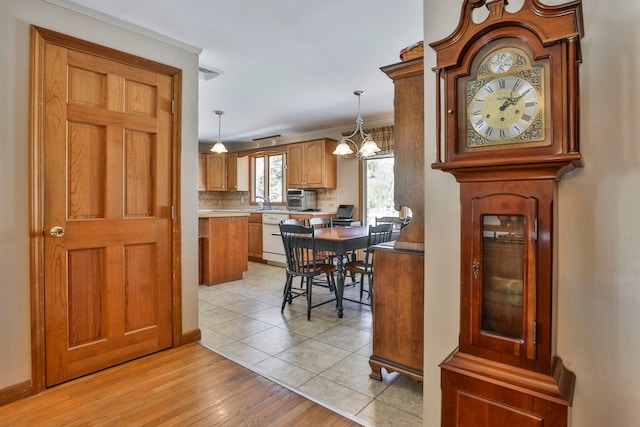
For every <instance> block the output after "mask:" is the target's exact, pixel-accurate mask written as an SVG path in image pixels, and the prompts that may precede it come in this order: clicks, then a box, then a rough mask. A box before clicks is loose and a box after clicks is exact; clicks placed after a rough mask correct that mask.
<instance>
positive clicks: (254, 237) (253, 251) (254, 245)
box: [248, 213, 262, 262]
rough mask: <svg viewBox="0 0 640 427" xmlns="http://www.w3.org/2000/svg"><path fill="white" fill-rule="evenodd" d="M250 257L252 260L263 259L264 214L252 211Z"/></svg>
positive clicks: (250, 216)
mask: <svg viewBox="0 0 640 427" xmlns="http://www.w3.org/2000/svg"><path fill="white" fill-rule="evenodd" d="M248 230H249V254H248V255H249V259H250V260H251V261H259V262H261V261H262V214H259V213H252V214H250V215H249V223H248Z"/></svg>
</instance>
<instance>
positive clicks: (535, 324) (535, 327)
mask: <svg viewBox="0 0 640 427" xmlns="http://www.w3.org/2000/svg"><path fill="white" fill-rule="evenodd" d="M533 343H534V344H537V343H538V322H535V321H534V322H533Z"/></svg>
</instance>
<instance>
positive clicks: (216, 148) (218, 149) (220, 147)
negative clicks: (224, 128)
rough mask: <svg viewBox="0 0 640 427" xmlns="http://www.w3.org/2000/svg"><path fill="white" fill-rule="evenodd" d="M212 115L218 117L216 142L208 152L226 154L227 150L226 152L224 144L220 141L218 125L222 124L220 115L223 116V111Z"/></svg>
mask: <svg viewBox="0 0 640 427" xmlns="http://www.w3.org/2000/svg"><path fill="white" fill-rule="evenodd" d="M214 113H216V114H217V115H218V142H216V143H215V144H213V147H211V149H210V150H209V151H212V152H214V153H226V152H228V151H229V150H227V147H225V146H224V144H223V143H222V139H221V138H220V125H221V122H222V115H223V114H224V111H214Z"/></svg>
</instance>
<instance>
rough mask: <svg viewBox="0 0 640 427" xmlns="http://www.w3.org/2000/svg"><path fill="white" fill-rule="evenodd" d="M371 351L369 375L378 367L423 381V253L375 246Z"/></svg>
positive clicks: (377, 373) (375, 376) (376, 376)
mask: <svg viewBox="0 0 640 427" xmlns="http://www.w3.org/2000/svg"><path fill="white" fill-rule="evenodd" d="M373 260H374V266H375V267H374V289H373V303H372V305H371V312H372V313H373V334H372V340H373V353H372V355H371V357H370V358H369V365H370V366H371V375H370V377H371V378H373V379H376V380H382V375H381V369H382V368H385V369H386V370H387V372H399V373H401V374H403V375H405V376H407V377H409V378H411V379H413V380H415V381H422V365H423V339H424V338H423V331H424V321H423V319H424V298H423V293H424V269H423V265H424V253H423V252H422V251H410V250H402V249H401V250H398V249H395V248H394V247H393V244H392V243H391V244H383V245H379V246H375V247H374V251H373Z"/></svg>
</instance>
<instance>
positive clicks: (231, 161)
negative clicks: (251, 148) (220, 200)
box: [227, 153, 238, 191]
mask: <svg viewBox="0 0 640 427" xmlns="http://www.w3.org/2000/svg"><path fill="white" fill-rule="evenodd" d="M237 190H238V153H228V154H227V191H237Z"/></svg>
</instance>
